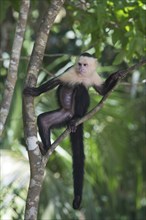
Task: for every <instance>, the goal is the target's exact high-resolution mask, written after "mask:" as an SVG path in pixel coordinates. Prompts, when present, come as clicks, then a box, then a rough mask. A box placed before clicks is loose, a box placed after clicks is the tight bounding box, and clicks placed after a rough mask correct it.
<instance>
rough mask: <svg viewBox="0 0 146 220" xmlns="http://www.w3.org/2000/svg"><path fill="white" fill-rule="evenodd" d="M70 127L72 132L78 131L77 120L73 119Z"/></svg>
mask: <svg viewBox="0 0 146 220" xmlns="http://www.w3.org/2000/svg"><path fill="white" fill-rule="evenodd" d="M68 129H69V130H70V132H73V133H74V132H76V130H77V126H76V120H71V121H70V122H69V124H68Z"/></svg>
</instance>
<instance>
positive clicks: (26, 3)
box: [0, 0, 30, 136]
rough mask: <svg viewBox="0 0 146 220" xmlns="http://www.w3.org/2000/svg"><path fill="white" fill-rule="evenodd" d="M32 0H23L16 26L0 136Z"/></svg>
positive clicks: (9, 104) (0, 119)
mask: <svg viewBox="0 0 146 220" xmlns="http://www.w3.org/2000/svg"><path fill="white" fill-rule="evenodd" d="M29 7H30V0H22V1H21V6H20V13H19V18H18V23H17V26H16V31H15V37H14V43H13V47H12V53H11V59H10V66H9V70H8V75H7V79H6V84H5V91H4V96H3V101H2V103H1V106H0V136H1V134H2V132H3V130H4V127H5V123H6V119H7V116H8V114H9V110H10V106H11V101H12V97H13V92H14V88H15V84H16V81H17V72H18V65H19V60H20V54H21V48H22V44H23V39H24V34H25V30H26V24H27V18H28V13H29Z"/></svg>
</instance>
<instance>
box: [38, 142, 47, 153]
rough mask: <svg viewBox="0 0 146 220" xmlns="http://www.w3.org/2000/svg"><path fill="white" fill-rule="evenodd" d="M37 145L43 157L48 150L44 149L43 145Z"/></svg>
mask: <svg viewBox="0 0 146 220" xmlns="http://www.w3.org/2000/svg"><path fill="white" fill-rule="evenodd" d="M38 145H39V148H40V151H41V154H42V155H43V156H45V155H46V153H47V151H48V150H47V149H46V148H45V147H44V145H43V143H41V142H38Z"/></svg>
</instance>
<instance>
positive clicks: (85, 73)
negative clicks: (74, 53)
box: [24, 53, 121, 209]
mask: <svg viewBox="0 0 146 220" xmlns="http://www.w3.org/2000/svg"><path fill="white" fill-rule="evenodd" d="M96 68H97V60H96V59H95V58H94V57H93V56H92V55H90V54H89V53H83V54H81V56H80V57H79V58H77V60H76V63H75V65H74V66H72V67H70V68H69V69H67V70H66V71H65V72H64V73H63V74H61V75H59V76H56V77H55V78H52V79H51V80H49V81H47V82H46V83H44V84H43V85H41V86H39V87H37V88H35V87H26V88H25V89H24V94H25V95H30V96H38V95H40V94H41V93H44V92H47V91H48V90H51V89H53V88H55V87H57V86H58V88H57V99H58V105H59V108H58V109H57V110H53V111H49V112H45V113H42V114H40V115H39V116H38V118H37V125H38V130H39V134H40V137H41V140H42V143H43V144H42V145H40V146H39V147H40V151H41V153H42V155H45V154H46V153H47V151H48V149H49V148H50V146H51V141H50V132H51V129H53V128H55V127H58V126H62V125H67V127H68V128H69V129H70V131H71V133H70V140H71V145H72V152H73V179H74V200H73V208H74V209H78V208H79V207H80V204H81V200H82V189H83V175H84V144H83V124H80V125H78V126H77V127H76V126H75V123H76V121H77V120H78V119H79V118H81V117H83V116H84V115H85V113H86V112H87V110H88V107H89V102H90V98H89V94H88V89H89V87H91V86H92V87H93V88H94V89H95V91H96V92H98V93H99V94H100V95H102V96H104V95H106V94H107V93H108V92H109V91H110V90H112V89H113V87H114V86H115V85H116V83H117V81H118V80H119V79H121V73H120V72H116V73H113V74H111V75H110V76H109V77H108V78H107V79H106V80H105V81H104V82H103V80H102V79H101V77H100V76H99V75H98V74H97V73H96Z"/></svg>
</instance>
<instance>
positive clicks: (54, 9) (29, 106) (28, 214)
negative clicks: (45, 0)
mask: <svg viewBox="0 0 146 220" xmlns="http://www.w3.org/2000/svg"><path fill="white" fill-rule="evenodd" d="M64 2H65V0H52V1H51V3H50V6H49V8H48V10H47V11H46V14H45V16H44V18H43V20H42V22H41V25H40V29H39V31H38V33H37V37H36V41H35V44H34V48H33V51H32V55H31V58H30V62H29V66H28V73H27V79H26V84H27V85H29V86H35V85H36V82H37V76H38V72H39V69H40V67H41V64H42V59H43V56H44V51H45V48H46V44H47V40H48V35H49V32H50V29H51V26H52V25H53V23H54V20H55V18H56V16H57V15H58V13H59V11H60V9H61V7H62V5H63V3H64ZM23 119H24V120H23V121H24V133H25V139H26V143H27V147H28V155H29V162H30V183H29V189H28V195H27V201H26V209H25V219H26V220H36V219H37V212H38V202H39V197H40V190H41V186H42V182H43V178H44V170H45V163H44V162H43V158H42V156H41V154H40V151H39V148H38V144H37V129H36V123H35V121H36V118H35V112H34V104H33V97H23Z"/></svg>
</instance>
